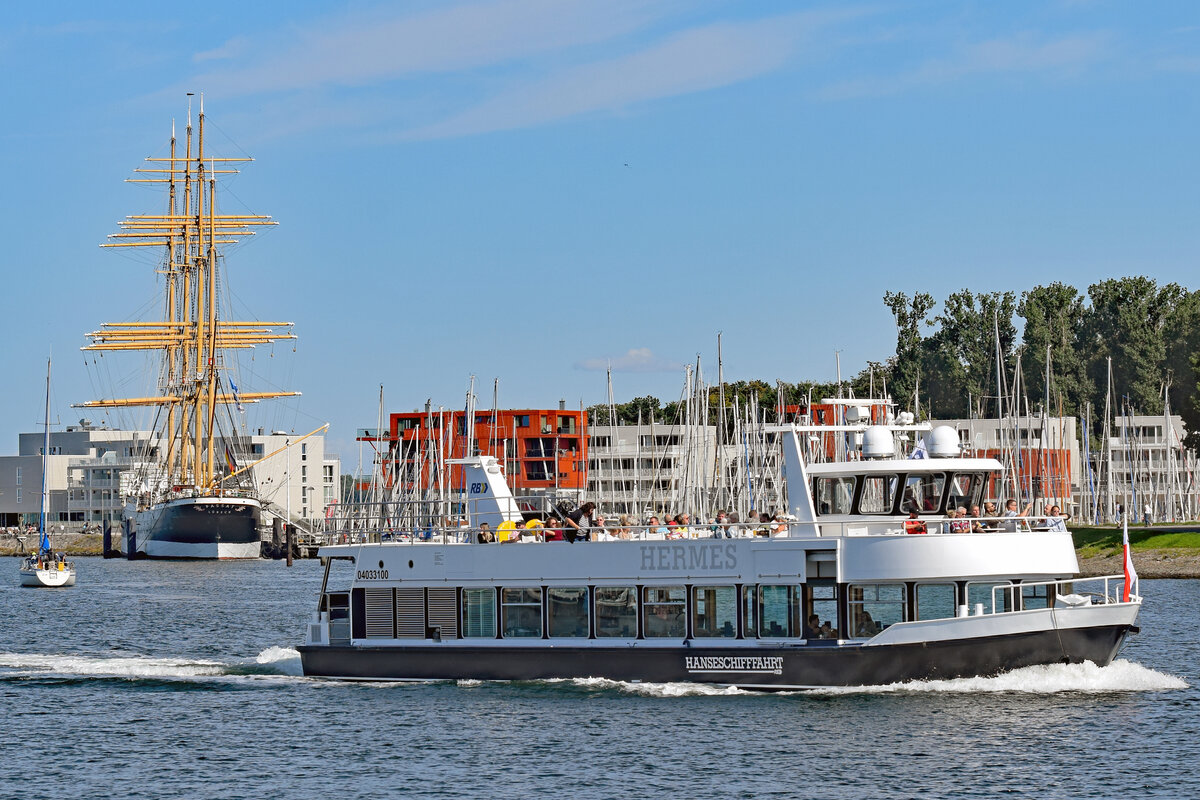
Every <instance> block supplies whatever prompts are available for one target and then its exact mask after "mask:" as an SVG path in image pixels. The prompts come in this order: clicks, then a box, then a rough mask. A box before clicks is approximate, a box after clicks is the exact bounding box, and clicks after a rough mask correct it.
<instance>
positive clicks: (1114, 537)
mask: <svg viewBox="0 0 1200 800" xmlns="http://www.w3.org/2000/svg"><path fill="white" fill-rule="evenodd" d="M1071 535H1072V536H1073V537H1074V539H1075V549H1076V551H1077V552H1078V553H1079V555H1080V557H1082V558H1092V557H1095V556H1110V555H1119V554H1120V553H1121V547H1122V539H1121V529H1120V528H1118V527H1102V528H1084V527H1072V528H1071ZM1129 544H1130V546H1131V547H1132V548H1133V552H1134V553H1135V554H1137V553H1140V552H1145V551H1150V550H1176V551H1182V552H1180V553H1179V554H1180V555H1183V554H1185V553H1186V554H1188V555H1200V527H1186V526H1178V525H1170V526H1164V527H1162V528H1155V527H1153V526H1151V527H1137V528H1130V529H1129Z"/></svg>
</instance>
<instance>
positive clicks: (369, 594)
mask: <svg viewBox="0 0 1200 800" xmlns="http://www.w3.org/2000/svg"><path fill="white" fill-rule="evenodd" d="M363 597H364V600H365V601H366V611H367V638H368V639H391V638H392V637H393V636H394V635H395V629H394V628H393V627H392V620H393V619H394V614H393V612H392V590H391V589H366V590H364V591H363Z"/></svg>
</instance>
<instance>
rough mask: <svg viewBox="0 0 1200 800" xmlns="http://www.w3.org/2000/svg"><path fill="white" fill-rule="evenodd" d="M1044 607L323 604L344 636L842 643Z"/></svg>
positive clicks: (972, 594)
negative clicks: (962, 617) (965, 611)
mask: <svg viewBox="0 0 1200 800" xmlns="http://www.w3.org/2000/svg"><path fill="white" fill-rule="evenodd" d="M996 587H1009V588H1008V590H1006V591H994V589H995V588H996ZM993 602H996V603H997V604H998V607H996V608H993ZM1049 602H1050V598H1049V597H1048V595H1047V590H1046V587H1045V586H1044V585H1043V586H1022V587H1017V586H1015V585H1014V584H1012V583H1009V582H1004V583H995V582H966V583H961V582H960V583H957V584H955V583H907V584H905V583H886V584H845V585H840V586H839V585H838V584H834V583H832V582H813V583H808V584H797V585H773V584H771V585H768V584H758V585H733V586H729V585H725V586H698V585H693V586H678V585H676V586H572V587H561V586H517V587H508V586H505V587H487V588H438V589H421V588H400V589H390V588H387V589H385V588H357V589H354V590H353V592H351V593H345V592H341V593H338V592H334V593H330V594H328V595H327V602H326V607H327V608H328V610H329V611H330V621H331V623H332V624H333V625H335V626H338V625H340V626H343V627H346V626H349V625H350V624H351V620H353V625H352V630H353V636H354V638H481V639H496V638H505V639H528V638H534V639H542V638H621V639H633V638H638V639H656V638H676V639H680V638H696V639H708V638H713V639H720V638H730V639H734V638H736V639H753V638H798V639H836V638H843V639H848V638H866V637H870V636H874V635H875V634H877V633H879V632H880V631H882V630H883V629H885V628H887V627H888V626H890V625H893V624H895V623H897V622H906V621H911V620H918V619H941V618H947V617H953V616H955V614H956V610H957V608H958V607H959V606H960V605H963V604H964V603H965V604H967V605H969V606H970V607H972V608H975V607H976V606H978V605H982V606H983V607H984V611H985V612H986V613H991V612H992V611H1003V610H1013V608H1014V607H1015V606H1017V605H1018V604H1019V606H1020V607H1021V608H1045V607H1046V606H1047V605H1048V604H1049ZM352 610H353V613H351V612H352ZM333 635H334V634H333V632H332V631H331V636H333ZM349 635H350V630H345V631H344V632H343V633H342V634H341V636H342V637H348V636H349ZM334 638H341V637H336V636H335V637H334Z"/></svg>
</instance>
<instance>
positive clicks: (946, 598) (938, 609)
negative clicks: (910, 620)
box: [917, 583, 956, 619]
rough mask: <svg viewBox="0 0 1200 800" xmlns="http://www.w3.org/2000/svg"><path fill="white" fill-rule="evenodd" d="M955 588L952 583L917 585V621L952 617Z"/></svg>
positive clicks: (954, 603)
mask: <svg viewBox="0 0 1200 800" xmlns="http://www.w3.org/2000/svg"><path fill="white" fill-rule="evenodd" d="M954 597H955V587H954V584H952V583H922V584H918V585H917V619H949V618H950V617H953V616H954V607H955V605H956V601H955V599H954Z"/></svg>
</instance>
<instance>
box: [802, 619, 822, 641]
mask: <svg viewBox="0 0 1200 800" xmlns="http://www.w3.org/2000/svg"><path fill="white" fill-rule="evenodd" d="M804 638H805V639H820V638H821V618H820V617H818V616H817V615H816V614H809V615H808V624H807V625H805V626H804Z"/></svg>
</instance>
